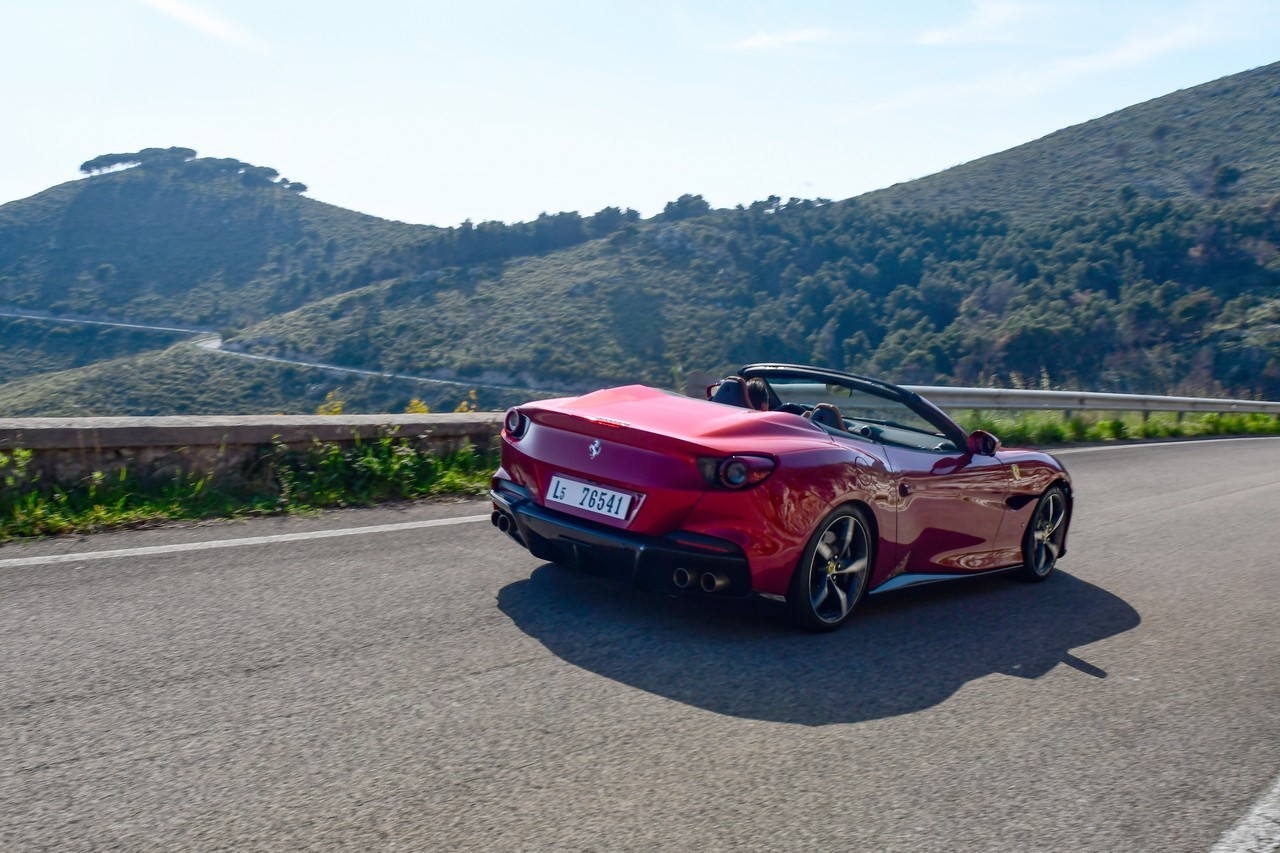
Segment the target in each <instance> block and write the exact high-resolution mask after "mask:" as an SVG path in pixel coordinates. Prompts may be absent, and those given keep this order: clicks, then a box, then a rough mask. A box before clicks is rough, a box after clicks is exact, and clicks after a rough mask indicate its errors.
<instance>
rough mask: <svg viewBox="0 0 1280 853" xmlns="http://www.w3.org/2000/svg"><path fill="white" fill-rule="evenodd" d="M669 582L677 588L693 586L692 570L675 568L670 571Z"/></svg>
mask: <svg viewBox="0 0 1280 853" xmlns="http://www.w3.org/2000/svg"><path fill="white" fill-rule="evenodd" d="M671 582H672V583H673V584H675V585H676V588H677V589H688V588H689V587H691V586H693V572H691V571H689V570H688V569H676V570H675V571H674V572H672V573H671Z"/></svg>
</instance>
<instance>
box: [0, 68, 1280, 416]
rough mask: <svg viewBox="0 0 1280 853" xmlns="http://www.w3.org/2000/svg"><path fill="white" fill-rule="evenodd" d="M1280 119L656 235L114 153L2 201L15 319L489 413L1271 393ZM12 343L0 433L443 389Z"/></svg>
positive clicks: (1131, 127) (1276, 107) (1248, 99)
mask: <svg viewBox="0 0 1280 853" xmlns="http://www.w3.org/2000/svg"><path fill="white" fill-rule="evenodd" d="M1277 126H1280V64H1277V65H1273V66H1268V67H1266V68H1261V69H1255V70H1253V71H1249V72H1245V73H1243V74H1239V75H1234V76H1233V77H1228V78H1224V79H1223V80H1219V81H1215V82H1214V83H1210V84H1206V85H1204V86H1200V87H1196V88H1193V89H1188V90H1185V91H1181V92H1177V93H1174V94H1172V95H1169V96H1167V97H1165V98H1161V99H1157V100H1155V101H1150V102H1148V103H1145V104H1141V105H1138V106H1136V107H1132V108H1130V109H1127V110H1122V111H1120V112H1118V113H1115V114H1113V115H1110V116H1106V117H1103V118H1101V119H1098V120H1096V121H1093V122H1089V123H1086V124H1084V125H1080V126H1078V127H1074V128H1068V129H1066V130H1064V131H1060V132H1059V133H1057V134H1052V135H1050V136H1048V137H1045V138H1044V139H1041V140H1037V141H1035V142H1033V143H1029V144H1028V145H1024V146H1021V147H1019V148H1015V149H1013V150H1011V151H1008V152H1004V153H1003V154H998V155H993V156H991V157H988V158H983V159H982V160H979V161H975V162H974V163H971V164H967V165H965V166H962V167H957V168H956V169H952V170H948V171H947V172H943V173H940V174H938V175H934V176H931V177H929V178H925V179H923V180H921V181H916V182H912V183H910V184H904V185H899V186H896V187H892V188H889V189H887V190H884V191H881V192H879V193H873V194H871V195H869V196H866V197H862V198H858V199H851V200H846V201H841V202H828V201H823V200H819V201H806V200H800V199H791V200H788V201H785V202H784V201H782V200H781V199H778V198H770V199H766V200H763V201H760V202H756V203H754V204H752V205H749V206H745V207H739V208H737V209H734V210H712V209H710V208H709V206H708V205H707V204H706V202H705V201H703V200H702V199H701V198H700V197H698V196H693V195H687V196H683V197H681V198H680V199H677V200H675V201H673V202H671V203H670V204H669V205H667V209H666V210H665V211H664V212H663V213H662V214H660V215H658V216H655V217H653V218H652V219H649V220H645V221H640V220H639V218H638V216H637V215H636V214H635V212H634V211H629V210H621V209H619V208H606V209H605V210H602V211H600V212H598V213H596V214H594V215H591V216H582V215H579V214H578V213H572V212H570V213H559V214H554V215H543V216H542V217H539V218H538V219H537V220H536V221H534V222H529V223H514V224H510V225H508V224H504V223H481V224H479V225H473V224H472V223H464V224H463V225H462V226H460V227H456V228H430V227H427V226H414V225H405V224H403V223H392V222H385V221H383V220H378V219H375V218H373V217H368V216H363V215H361V214H356V213H352V212H350V211H344V210H341V209H339V208H334V207H331V206H328V205H323V204H320V203H318V202H314V201H312V200H310V199H307V198H305V197H304V196H303V195H301V193H302V192H303V191H304V190H305V187H304V186H303V185H300V184H297V183H296V182H293V181H289V180H285V179H283V178H280V177H279V175H278V174H277V173H275V171H274V170H271V169H265V168H264V167H258V166H251V165H250V164H246V163H242V162H240V161H235V160H211V159H209V158H197V157H195V152H192V151H190V150H189V149H148V151H146V152H138V153H136V154H122V155H103V156H102V157H98V158H94V159H93V160H90V161H89V162H87V163H86V164H85V167H86V171H87V172H91V173H92V174H91V175H90V177H88V178H86V179H85V180H82V181H77V182H73V183H72V184H65V185H62V186H59V187H54V188H53V189H51V190H48V191H47V192H45V193H41V194H40V195H37V196H34V197H32V198H31V199H25V200H23V201H21V202H14V203H12V204H9V205H4V206H3V207H0V304H6V303H7V304H11V305H18V306H24V307H26V308H29V309H30V308H38V309H43V310H49V311H53V312H59V311H61V312H77V313H94V314H105V315H112V316H118V317H127V318H132V319H143V318H149V319H152V320H162V321H166V322H179V321H185V322H187V323H193V324H203V325H208V326H214V327H218V328H221V329H223V331H224V335H225V336H226V338H227V346H228V347H230V348H234V349H238V350H240V351H242V352H245V353H252V354H260V355H273V356H279V357H285V358H295V359H299V360H310V361H321V362H326V363H331V364H339V365H343V366H348V367H359V368H368V369H377V370H385V371H393V372H398V373H408V374H415V375H419V376H432V377H436V378H444V379H451V380H454V381H457V382H459V383H460V384H461V386H462V387H466V385H467V384H469V383H470V384H473V385H475V386H476V387H481V389H482V390H481V400H482V402H483V403H484V404H485V405H490V406H499V405H503V404H505V402H507V401H508V400H509V397H510V395H508V394H507V393H505V392H499V393H493V391H492V389H490V390H484V389H483V388H482V386H483V385H484V384H498V385H518V386H522V387H525V388H528V389H530V390H529V391H528V393H529V394H530V395H532V394H533V393H535V392H536V391H538V390H544V391H552V390H576V389H582V388H587V387H590V386H593V385H596V384H600V383H612V382H629V381H645V382H650V383H657V384H660V385H666V386H669V387H680V386H681V385H682V381H681V377H682V376H683V375H684V374H685V373H686V372H688V371H690V370H693V369H710V370H729V369H732V368H733V367H734V366H736V365H738V364H741V363H744V362H748V361H754V360H775V359H776V360H788V361H802V362H812V363H818V364H825V365H829V366H832V367H838V368H844V369H850V370H854V371H856V372H864V373H872V374H877V375H882V376H885V377H886V378H890V379H893V380H896V381H899V382H917V383H962V384H1001V385H1019V384H1023V385H1034V386H1037V387H1040V386H1052V387H1084V388H1089V389H1097V390H1118V391H1130V392H1146V393H1190V394H1197V393H1208V394H1215V395H1219V394H1229V395H1248V396H1263V397H1268V398H1272V399H1278V398H1280V195H1278V193H1280V136H1278V135H1277V131H1276V127H1277ZM104 170H105V171H104ZM18 328H19V332H20V334H19V333H13V334H8V333H6V335H5V338H4V339H3V341H0V367H3V365H4V364H5V363H8V364H20V363H23V362H24V361H25V362H26V363H30V362H31V361H32V360H33V359H40V360H42V362H43V363H44V364H45V365H47V366H48V370H49V371H52V372H40V373H37V372H34V371H30V370H28V371H26V375H25V376H22V377H21V378H19V377H18V375H17V374H18V373H19V372H20V370H19V369H15V370H14V373H13V374H12V375H11V376H10V377H7V378H10V379H11V381H9V382H3V381H0V414H17V413H33V414H34V413H39V412H46V413H54V412H57V413H68V412H72V411H74V412H86V413H87V412H93V413H99V414H123V413H136V414H146V413H162V412H178V411H209V412H214V411H217V412H228V411H244V412H255V411H268V412H269V411H305V410H313V409H314V406H315V405H316V404H317V397H319V398H320V399H321V400H322V399H323V395H324V394H327V393H329V392H330V391H333V390H334V389H335V388H336V387H337V386H338V385H343V386H345V387H344V396H346V397H347V403H348V411H354V410H366V411H370V410H377V409H380V408H395V407H397V406H400V405H401V404H402V403H404V402H405V401H407V399H409V398H410V397H421V396H422V395H423V394H424V393H426V392H428V391H430V393H432V394H435V395H436V396H435V397H433V408H437V409H438V408H439V407H441V406H443V405H446V399H445V398H446V396H449V395H453V394H454V393H455V391H454V389H440V388H438V387H434V386H429V385H422V384H417V385H415V384H414V383H406V382H401V381H398V380H397V381H391V380H376V381H374V380H368V381H365V380H361V381H359V382H351V381H348V380H346V379H343V378H342V377H337V376H332V375H326V374H324V373H320V372H317V373H315V374H307V370H306V369H304V368H296V369H295V368H288V367H285V366H282V365H265V364H261V363H250V362H247V361H244V360H236V359H232V357H231V356H227V355H217V354H209V353H204V352H200V351H198V350H195V349H194V348H191V347H189V346H181V345H180V346H177V347H172V348H168V349H162V350H155V351H150V352H145V351H143V350H146V349H148V348H149V347H151V346H152V345H164V344H167V343H169V342H168V341H161V340H157V339H150V340H149V341H148V342H144V341H142V340H141V339H135V340H133V341H132V343H129V342H127V341H124V340H123V339H122V340H121V341H118V342H116V343H114V344H112V343H109V342H108V341H107V339H106V338H101V339H97V338H95V337H94V336H92V335H85V336H84V337H83V339H80V338H74V336H68V335H66V334H65V333H61V334H59V335H56V336H55V335H53V333H52V332H47V331H46V332H38V331H36V330H35V327H34V326H30V327H18ZM41 335H43V337H41ZM62 344H66V346H65V348H63V347H62V346H61V345H62ZM3 353H7V355H3ZM139 353H140V354H139ZM5 358H7V359H8V361H7V362H5V361H4V360H3V359H5ZM98 359H104V360H100V361H96V363H95V360H98ZM73 365H81V366H78V367H75V369H72V370H69V371H64V370H61V368H65V367H71V366H73ZM379 383H385V387H383V386H382V385H380V384H379ZM517 393H518V392H517ZM193 407H194V408H193ZM448 407H449V408H452V406H448Z"/></svg>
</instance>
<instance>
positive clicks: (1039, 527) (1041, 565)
mask: <svg viewBox="0 0 1280 853" xmlns="http://www.w3.org/2000/svg"><path fill="white" fill-rule="evenodd" d="M1067 512H1068V510H1067V493H1066V491H1065V490H1064V489H1063V488H1062V486H1057V485H1055V486H1050V487H1049V488H1048V490H1046V491H1045V493H1044V494H1043V495H1041V496H1040V502H1039V503H1037V504H1036V509H1035V512H1034V513H1033V514H1032V516H1031V524H1029V525H1028V526H1027V532H1026V533H1025V534H1023V536H1022V571H1020V572H1019V573H1018V577H1020V578H1022V579H1023V580H1026V581H1032V582H1038V581H1042V580H1044V579H1045V578H1047V577H1049V575H1050V574H1051V573H1052V572H1053V567H1054V566H1055V565H1057V562H1058V555H1059V554H1061V553H1062V542H1063V540H1064V539H1065V538H1066V535H1067V518H1068V515H1067Z"/></svg>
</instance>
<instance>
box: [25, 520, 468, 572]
mask: <svg viewBox="0 0 1280 853" xmlns="http://www.w3.org/2000/svg"><path fill="white" fill-rule="evenodd" d="M488 520H489V516H488V515H464V516H459V517H457V518H433V519H430V520H427V521H404V522H400V523H397V524H371V525H369V526H368V527H344V528H340V529H338V530H312V531H309V532H306V533H276V534H273V535H271V536H248V537H245V538H243V539H211V540H208V541H204V542H175V543H173V544H171V545H146V546H143V547H140V548H119V549H116V550H112V551H79V552H77V553H74V554H46V555H43V556H38V557H11V558H9V559H5V560H0V569H2V568H8V567H13V566H47V565H51V564H54V563H80V562H88V561H90V560H110V559H114V558H116V557H144V556H147V555H150V554H178V553H181V552H183V551H212V550H215V549H218V548H240V547H243V546H245V545H273V544H275V543H277V542H303V541H306V540H308V539H333V538H335V537H338V536H364V535H367V534H372V533H395V532H397V531H401V530H418V529H421V528H424V527H445V526H448V525H452V524H470V523H472V522H476V521H488Z"/></svg>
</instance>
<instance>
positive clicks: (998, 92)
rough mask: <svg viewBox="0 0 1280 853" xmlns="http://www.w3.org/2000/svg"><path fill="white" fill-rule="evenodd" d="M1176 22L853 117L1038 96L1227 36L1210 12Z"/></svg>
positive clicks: (919, 92)
mask: <svg viewBox="0 0 1280 853" xmlns="http://www.w3.org/2000/svg"><path fill="white" fill-rule="evenodd" d="M1187 11H1188V14H1184V15H1183V16H1182V17H1181V18H1180V19H1174V20H1167V19H1166V20H1165V21H1163V22H1162V24H1163V25H1161V24H1157V23H1155V22H1145V23H1144V24H1142V25H1141V26H1138V27H1136V28H1135V29H1134V30H1132V31H1131V34H1130V35H1129V36H1128V37H1126V38H1124V39H1123V40H1121V41H1120V42H1119V43H1117V44H1116V45H1114V46H1112V47H1109V48H1105V49H1103V50H1099V51H1096V52H1094V53H1087V54H1082V55H1078V56H1070V57H1066V58H1063V59H1058V60H1055V61H1051V62H1048V63H1045V64H1043V65H1041V66H1040V67H1038V68H1020V69H1018V70H1016V71H1003V72H1000V73H997V74H988V75H986V76H982V77H978V78H975V79H972V80H967V81H965V80H962V81H954V82H948V83H940V84H937V85H933V86H921V87H918V88H915V89H911V90H908V91H906V92H903V93H902V94H900V95H898V96H896V97H892V98H887V99H885V100H882V101H880V102H878V103H874V104H869V105H868V106H867V107H866V108H864V109H861V110H858V111H857V114H860V115H863V116H867V115H872V114H883V113H888V112H896V111H899V110H904V109H913V108H920V107H925V106H929V105H933V104H939V103H954V102H957V101H963V100H965V99H972V98H983V99H988V100H989V99H991V98H1031V97H1038V96H1043V95H1044V94H1045V93H1046V92H1048V91H1050V90H1052V89H1053V88H1055V87H1059V86H1061V85H1063V84H1066V83H1069V82H1070V81H1072V80H1075V79H1077V78H1080V77H1084V76H1088V75H1092V74H1099V73H1105V72H1108V71H1118V70H1123V69H1126V68H1135V67H1138V66H1142V65H1144V64H1146V63H1149V62H1151V61H1153V60H1156V59H1159V58H1161V57H1163V56H1167V55H1170V54H1177V53H1180V52H1183V51H1186V50H1191V49H1194V48H1198V47H1203V46H1206V45H1211V44H1216V43H1218V42H1220V41H1223V40H1225V39H1226V38H1228V37H1229V36H1230V35H1231V33H1230V32H1228V31H1227V29H1226V28H1225V27H1224V26H1223V25H1222V23H1221V17H1220V16H1217V15H1214V14H1213V13H1212V9H1211V7H1209V6H1207V5H1204V4H1200V5H1197V6H1193V7H1191V8H1190V9H1189V10H1187Z"/></svg>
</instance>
